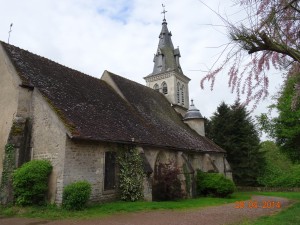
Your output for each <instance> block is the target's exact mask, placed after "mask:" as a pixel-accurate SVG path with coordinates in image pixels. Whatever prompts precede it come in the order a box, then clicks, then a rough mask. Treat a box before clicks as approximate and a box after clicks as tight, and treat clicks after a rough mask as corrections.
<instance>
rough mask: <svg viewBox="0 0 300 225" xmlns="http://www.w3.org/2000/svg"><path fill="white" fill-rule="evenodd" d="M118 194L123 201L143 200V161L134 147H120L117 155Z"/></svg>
mask: <svg viewBox="0 0 300 225" xmlns="http://www.w3.org/2000/svg"><path fill="white" fill-rule="evenodd" d="M117 163H118V166H119V194H120V198H121V199H122V200H124V201H137V200H140V199H142V198H143V178H144V170H143V160H142V158H141V156H140V154H139V152H138V150H137V149H136V148H135V147H134V146H125V145H123V146H121V147H120V149H119V151H118V153H117Z"/></svg>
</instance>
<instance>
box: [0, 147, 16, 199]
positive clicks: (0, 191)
mask: <svg viewBox="0 0 300 225" xmlns="http://www.w3.org/2000/svg"><path fill="white" fill-rule="evenodd" d="M4 154H5V158H4V160H3V171H2V177H1V185H0V195H1V196H0V198H1V199H0V200H1V202H2V198H3V197H5V196H4V195H5V194H6V193H7V191H5V190H4V189H6V188H9V187H8V186H9V184H10V181H11V179H12V173H13V170H14V169H15V149H14V146H13V145H12V144H7V145H5V153H4Z"/></svg>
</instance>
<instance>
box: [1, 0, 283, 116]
mask: <svg viewBox="0 0 300 225" xmlns="http://www.w3.org/2000/svg"><path fill="white" fill-rule="evenodd" d="M203 2H206V3H207V4H208V5H209V6H210V7H211V8H213V9H214V10H216V11H219V12H220V13H222V14H226V15H228V17H229V18H231V19H232V20H238V19H240V18H245V17H246V15H243V12H242V11H238V10H237V9H236V8H234V7H232V5H233V4H232V1H231V0H203ZM0 3H1V4H0V5H1V7H0V40H2V41H4V42H7V41H8V31H9V26H10V24H11V23H13V27H12V32H11V36H10V44H13V45H15V46H18V47H20V48H22V49H25V50H28V51H30V52H33V53H35V54H38V55H41V56H44V57H46V58H49V59H51V60H54V61H56V62H58V63H60V64H63V65H66V66H68V67H70V68H73V69H76V70H79V71H81V72H84V73H86V74H89V75H92V76H95V77H99V78H100V77H101V75H102V73H103V71H104V70H108V71H111V72H113V73H115V74H118V75H121V76H123V77H126V78H128V79H131V80H133V81H136V82H138V83H141V84H145V81H144V79H143V77H145V76H146V75H148V74H150V73H151V72H152V69H153V61H152V60H153V54H154V53H155V52H156V49H157V45H158V35H159V33H160V30H161V23H162V19H163V15H162V14H161V11H162V6H161V4H162V3H164V4H165V5H166V11H167V13H166V19H167V22H168V28H169V30H170V31H171V32H172V34H173V36H172V40H173V44H174V47H177V46H179V48H180V52H181V67H182V69H183V72H184V73H185V75H186V76H188V77H190V78H191V81H190V84H189V89H190V99H191V98H192V99H194V100H195V101H194V102H195V104H196V106H197V108H199V109H200V111H201V113H202V115H203V116H205V117H210V116H211V115H212V113H213V112H214V111H215V110H216V108H217V106H218V105H219V104H220V102H221V101H225V102H226V103H229V104H231V103H233V101H234V100H235V98H236V96H235V95H234V94H231V93H230V90H229V88H228V85H227V83H228V81H227V75H226V73H224V74H222V76H221V77H219V79H218V80H217V82H216V85H215V87H214V90H213V91H210V84H209V83H207V84H206V85H205V87H206V88H205V90H202V89H201V88H200V84H199V83H200V80H201V78H202V77H203V76H204V75H205V72H204V71H207V70H208V69H209V68H210V67H211V66H212V65H213V63H214V62H215V61H216V59H217V57H218V55H219V54H220V52H221V51H222V49H221V48H215V47H217V46H220V45H222V44H226V43H227V42H228V39H227V34H226V30H224V29H223V28H222V26H215V25H222V21H221V20H220V19H219V18H218V16H217V15H216V14H214V13H213V12H212V11H211V10H209V9H208V8H207V7H206V6H204V5H203V4H202V3H201V2H200V1H198V0H177V1H174V0H164V1H163V2H162V1H161V0H151V1H147V0H114V1H112V0H22V1H20V0H9V1H8V0H0ZM212 25H214V26H212ZM280 79H281V78H280V74H279V73H277V74H275V75H274V76H273V78H272V79H271V80H270V92H271V94H274V93H275V90H276V88H277V87H278V85H279V84H280V82H281V81H280ZM269 104H270V101H264V102H262V103H260V105H259V107H258V109H257V110H256V111H255V112H254V113H256V114H258V113H260V112H267V109H266V106H267V105H269Z"/></svg>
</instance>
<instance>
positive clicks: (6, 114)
mask: <svg viewBox="0 0 300 225" xmlns="http://www.w3.org/2000/svg"><path fill="white" fill-rule="evenodd" d="M14 73H16V72H15V69H14V67H13V66H12V64H11V63H10V61H9V60H8V58H7V56H6V53H5V52H4V50H3V48H2V46H1V45H0V84H1V88H0V115H1V116H0V180H1V176H2V170H3V158H4V148H5V145H6V143H7V140H8V135H9V132H10V129H11V127H12V124H13V119H14V117H15V116H16V114H17V109H18V96H19V91H18V89H19V88H20V87H19V86H18V85H19V84H20V80H18V79H17V76H16V75H14Z"/></svg>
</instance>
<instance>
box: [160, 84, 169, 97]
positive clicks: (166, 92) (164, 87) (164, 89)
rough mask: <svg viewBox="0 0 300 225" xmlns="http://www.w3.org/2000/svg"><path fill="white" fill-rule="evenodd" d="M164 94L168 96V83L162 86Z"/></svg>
mask: <svg viewBox="0 0 300 225" xmlns="http://www.w3.org/2000/svg"><path fill="white" fill-rule="evenodd" d="M161 87H162V92H163V93H164V94H165V95H166V94H168V86H167V83H166V82H163V83H162V85H161Z"/></svg>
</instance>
